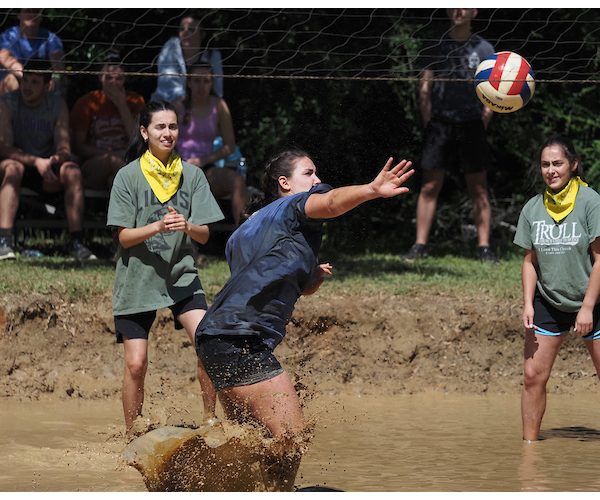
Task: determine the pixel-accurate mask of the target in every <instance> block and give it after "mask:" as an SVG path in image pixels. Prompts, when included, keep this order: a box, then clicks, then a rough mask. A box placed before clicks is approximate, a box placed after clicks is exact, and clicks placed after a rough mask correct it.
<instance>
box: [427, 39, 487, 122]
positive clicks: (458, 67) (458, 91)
mask: <svg viewBox="0 0 600 500" xmlns="http://www.w3.org/2000/svg"><path fill="white" fill-rule="evenodd" d="M492 55H494V47H493V46H492V44H490V43H489V42H488V41H486V40H485V39H484V38H482V37H480V36H479V35H476V34H472V35H471V36H470V37H469V38H468V39H467V40H465V41H464V42H457V41H456V40H453V39H452V38H451V37H450V36H449V35H448V34H447V33H446V34H445V35H444V36H443V37H442V38H441V40H439V41H438V42H435V43H433V44H431V45H429V46H428V47H427V48H425V50H423V52H422V53H421V54H420V55H419V59H418V61H417V64H418V65H419V67H421V68H422V69H428V70H431V71H433V73H434V78H440V79H442V80H441V81H436V82H433V87H432V91H431V117H432V118H441V119H442V120H445V121H450V122H454V123H460V122H466V121H471V120H477V119H481V112H482V110H483V104H482V103H481V101H480V100H479V98H478V97H477V93H476V92H475V82H474V81H447V80H473V78H474V77H475V71H476V70H477V67H478V66H479V64H480V63H481V61H483V60H484V59H487V58H488V57H490V56H492Z"/></svg>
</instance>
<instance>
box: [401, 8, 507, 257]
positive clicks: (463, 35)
mask: <svg viewBox="0 0 600 500" xmlns="http://www.w3.org/2000/svg"><path fill="white" fill-rule="evenodd" d="M446 13H447V15H448V17H449V18H450V22H451V26H450V30H449V31H447V32H446V33H445V34H444V35H443V36H442V38H441V40H440V41H438V42H435V43H434V44H433V45H431V46H429V47H427V48H426V49H425V50H424V51H423V54H422V55H421V57H420V60H419V64H420V66H421V68H422V71H421V75H420V89H419V102H420V106H421V115H422V117H423V123H424V126H425V131H424V140H423V155H422V159H421V168H422V172H421V173H422V185H421V192H420V194H419V199H418V202H417V237H416V241H415V244H414V245H413V246H412V247H411V248H410V250H409V251H408V253H406V254H404V255H403V256H402V258H403V259H404V260H406V261H409V262H412V261H413V260H415V259H420V258H425V257H427V252H426V244H427V241H428V239H429V232H430V230H431V225H432V222H433V217H434V215H435V209H436V206H437V199H438V196H439V194H440V191H441V189H442V185H443V183H444V174H445V172H444V171H445V169H447V168H448V169H450V168H453V169H455V170H457V169H458V168H459V167H462V171H463V172H464V174H465V180H466V184H467V190H468V191H469V194H470V195H471V199H472V202H473V216H474V218H475V225H476V226H477V235H478V240H479V256H480V258H481V260H482V261H484V262H491V263H494V264H497V263H498V260H497V259H496V257H495V256H494V254H493V253H492V252H491V250H490V247H489V237H490V225H491V218H492V210H491V206H490V202H489V197H488V190H487V174H486V168H487V165H488V163H489V154H488V148H487V141H486V136H485V129H486V128H487V126H488V124H489V121H490V119H491V117H492V111H491V110H490V109H488V108H487V107H484V106H483V104H482V103H481V102H480V101H479V99H478V98H477V95H476V93H475V90H474V88H473V83H472V82H469V81H452V80H465V79H467V80H468V79H472V78H473V77H474V75H475V70H476V69H477V66H479V63H480V62H481V61H483V60H484V59H486V58H487V57H489V56H491V55H493V53H494V47H493V46H492V45H491V44H490V43H489V42H487V41H486V40H484V39H483V38H482V37H480V36H479V35H477V34H473V33H471V21H472V20H473V19H474V18H475V17H476V16H477V9H446ZM434 78H436V79H441V80H440V81H433V79H434ZM447 80H450V81H447Z"/></svg>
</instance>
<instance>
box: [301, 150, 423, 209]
mask: <svg viewBox="0 0 600 500" xmlns="http://www.w3.org/2000/svg"><path fill="white" fill-rule="evenodd" d="M392 161H393V158H390V159H389V160H388V161H387V163H386V164H385V166H384V167H383V169H382V170H381V172H379V174H378V175H377V177H376V178H375V179H374V180H373V181H372V182H370V183H368V184H360V185H355V186H345V187H341V188H336V189H332V190H331V191H329V192H327V193H323V194H320V193H315V194H312V195H310V196H309V197H308V200H306V205H305V211H306V215H308V216H309V217H310V218H311V219H333V218H334V217H338V216H340V215H342V214H345V213H346V212H348V211H350V210H352V209H353V208H355V207H357V206H358V205H360V204H361V203H364V202H365V201H369V200H374V199H376V198H391V197H393V196H397V195H399V194H402V193H407V192H408V188H407V187H404V186H402V184H404V183H405V182H406V181H407V179H408V178H409V177H410V176H411V175H413V174H414V173H415V171H414V170H412V169H411V166H412V162H410V161H407V160H402V161H401V162H400V163H398V164H397V165H396V166H394V167H393V168H390V167H391V165H392Z"/></svg>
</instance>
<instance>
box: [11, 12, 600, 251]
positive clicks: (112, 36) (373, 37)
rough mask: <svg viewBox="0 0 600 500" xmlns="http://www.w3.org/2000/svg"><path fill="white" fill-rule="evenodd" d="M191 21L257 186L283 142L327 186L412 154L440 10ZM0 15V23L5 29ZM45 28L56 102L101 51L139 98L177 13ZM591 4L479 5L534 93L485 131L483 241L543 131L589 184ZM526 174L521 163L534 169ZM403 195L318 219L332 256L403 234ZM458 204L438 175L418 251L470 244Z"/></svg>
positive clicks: (454, 181)
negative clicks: (489, 207)
mask: <svg viewBox="0 0 600 500" xmlns="http://www.w3.org/2000/svg"><path fill="white" fill-rule="evenodd" d="M187 11H188V13H194V14H197V15H198V16H199V17H200V18H202V20H203V25H204V26H205V28H206V30H207V32H208V33H209V36H210V39H211V40H210V45H211V46H213V47H218V48H219V49H220V50H221V52H222V54H223V58H224V66H225V70H224V71H225V73H226V75H228V76H230V78H227V79H226V80H225V97H226V99H227V102H228V104H229V106H230V108H231V109H232V113H233V117H234V125H235V129H236V135H237V141H238V144H239V145H240V148H241V150H242V151H243V153H244V155H245V156H246V157H247V158H248V161H249V166H250V168H249V179H250V182H251V183H252V184H254V185H258V184H259V172H260V170H261V165H262V163H263V162H264V161H265V160H266V159H267V157H268V156H269V155H270V154H271V153H274V152H275V151H278V150H280V149H283V148H285V147H288V146H290V145H294V146H298V147H301V148H303V149H306V150H307V151H309V152H310V153H312V154H313V155H314V157H315V160H316V163H317V166H318V169H319V174H320V175H321V178H322V179H323V180H324V181H325V182H328V183H330V184H332V185H333V186H339V185H343V184H348V183H354V182H363V181H368V180H370V179H371V178H372V176H373V175H374V174H375V172H376V171H377V170H378V169H379V168H380V166H381V165H382V164H383V163H384V162H385V160H386V159H387V158H388V157H389V156H390V155H393V156H394V157H396V158H398V159H399V158H401V157H407V158H411V159H413V160H414V161H415V163H417V164H418V161H419V157H420V136H421V128H422V126H421V118H420V114H419V110H418V103H417V77H418V68H417V67H416V64H415V62H416V57H417V56H418V53H419V51H420V50H421V48H422V47H423V45H424V44H425V43H427V41H428V40H431V39H435V38H437V37H438V36H439V35H440V34H441V33H442V32H443V31H444V30H445V29H447V19H446V17H445V13H444V10H443V9H345V10H344V9H187ZM14 13H16V11H14V10H12V11H8V10H6V11H5V12H1V11H0V14H3V15H4V18H3V19H4V23H3V24H4V25H6V26H8V25H11V24H15V23H16V20H15V19H14V16H13V15H12V14H14ZM45 13H46V16H47V18H46V20H45V21H44V23H45V25H46V26H47V27H49V28H50V29H51V30H53V31H55V32H57V33H58V34H59V36H61V38H62V39H63V42H64V44H65V50H66V52H67V64H68V66H69V68H70V71H71V73H72V74H71V75H69V81H70V83H71V85H70V88H69V94H68V101H69V104H70V105H72V104H73V103H74V101H75V100H76V99H77V98H78V97H79V96H80V95H82V94H83V93H85V92H87V91H89V90H91V89H93V88H97V75H95V74H94V71H97V70H98V68H97V66H95V65H94V63H95V62H97V61H98V60H100V59H101V57H102V54H103V53H104V52H105V51H106V50H107V49H108V48H110V47H111V46H112V45H115V46H117V47H119V48H120V49H121V52H122V54H124V55H125V62H126V63H128V64H129V65H130V69H131V70H132V72H133V74H132V76H131V77H130V80H129V87H130V88H132V89H135V90H137V91H138V92H140V93H142V95H144V97H146V98H148V97H149V96H150V94H151V92H152V91H153V90H154V86H155V80H156V79H155V77H154V76H149V75H145V74H144V73H155V72H156V71H157V68H156V66H155V65H154V64H153V61H154V60H155V58H156V56H157V55H158V52H159V50H160V47H161V46H162V44H163V43H164V42H165V41H166V40H167V39H168V38H169V37H170V36H174V35H175V34H176V27H177V24H178V20H179V18H180V16H181V14H182V13H183V10H181V9H46V10H45ZM599 23H600V11H599V10H598V9H481V10H480V11H479V16H478V18H477V19H476V21H475V22H474V29H475V31H477V32H479V33H480V34H481V35H482V36H484V37H485V38H487V39H488V40H490V41H491V42H492V43H493V44H494V46H495V47H496V49H497V50H498V51H500V50H512V51H515V52H518V53H519V54H521V55H522V56H524V57H525V58H526V59H527V60H528V61H529V62H530V63H531V64H532V66H533V68H534V71H535V73H536V78H537V80H538V84H537V89H536V93H535V95H534V97H533V99H532V101H531V102H530V103H529V104H528V105H527V107H526V108H524V109H523V110H520V111H518V112H516V113H514V114H511V115H496V116H495V117H494V118H493V120H492V122H491V125H490V129H489V142H490V147H491V150H492V164H491V165H490V166H489V167H490V168H489V172H490V173H489V178H490V190H491V195H492V204H493V216H494V220H493V232H494V234H493V238H492V245H493V246H495V247H496V248H495V250H496V251H497V252H498V253H499V254H500V255H502V253H503V252H506V251H508V249H510V248H512V244H511V241H512V232H511V229H510V228H511V225H515V224H516V220H517V217H518V213H519V211H520V209H521V207H522V205H523V203H524V201H525V200H526V199H528V198H529V197H531V196H532V195H533V193H534V192H535V191H536V189H537V188H538V187H539V186H536V181H537V177H539V176H536V175H531V171H532V168H531V167H532V165H533V163H534V161H535V160H536V157H537V156H538V151H537V149H538V147H539V145H540V144H541V143H542V141H543V140H544V139H545V138H547V137H548V136H549V135H552V134H555V133H565V134H567V135H569V136H571V137H572V138H573V139H574V141H575V143H576V145H577V147H578V148H579V149H580V151H581V152H582V154H583V162H584V166H585V167H586V170H587V172H588V180H589V181H590V183H591V185H592V186H594V187H596V188H598V187H600V159H599V156H598V154H597V153H598V152H599V151H600V139H599V138H598V127H599V122H600V120H599V117H598V115H599V106H598V93H597V71H598V55H597V52H598V43H599V39H600V31H599V29H600V28H599V27H600V24H599ZM535 173H536V172H535V171H534V174H535ZM411 187H412V189H413V195H409V196H405V197H401V198H400V199H397V200H396V199H395V200H385V201H374V202H372V203H369V204H366V205H363V206H361V207H360V208H359V209H358V210H356V211H354V212H352V213H350V214H347V215H346V216H344V217H343V218H341V220H339V221H337V222H336V223H335V224H332V225H328V226H327V236H326V245H327V246H328V247H329V248H331V249H343V250H344V252H350V253H351V252H363V251H388V252H401V251H403V250H405V249H406V248H408V246H409V245H410V243H411V242H412V240H413V239H414V224H413V222H412V219H413V218H414V215H415V203H416V193H417V192H418V189H419V176H418V175H417V176H415V177H414V178H413V179H412V180H411ZM471 224H472V219H471V213H470V203H469V200H468V197H467V194H466V190H465V188H464V185H463V181H462V179H461V178H452V177H448V178H447V185H446V186H445V189H444V190H443V193H442V195H441V197H440V200H439V209H438V217H437V218H436V222H435V226H434V229H433V233H432V240H431V244H432V246H433V248H432V251H433V253H435V252H440V253H442V252H451V253H454V252H456V253H463V254H464V253H465V252H467V253H468V252H471V251H473V252H474V250H475V232H474V230H473V228H472V226H471Z"/></svg>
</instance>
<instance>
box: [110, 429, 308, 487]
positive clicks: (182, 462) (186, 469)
mask: <svg viewBox="0 0 600 500" xmlns="http://www.w3.org/2000/svg"><path fill="white" fill-rule="evenodd" d="M307 439H308V438H307V435H305V436H304V437H298V438H289V437H287V438H286V437H284V438H280V439H269V438H265V437H264V436H263V435H262V434H261V433H260V431H259V429H257V428H255V427H253V426H251V425H243V426H242V425H234V424H230V423H228V422H221V421H218V422H217V423H215V424H214V425H203V426H201V427H199V428H197V429H187V428H181V427H173V426H163V427H158V428H157V429H154V430H151V431H150V432H148V433H146V434H144V435H142V436H140V437H138V438H137V439H135V440H133V441H132V442H131V443H130V444H129V445H128V446H127V447H126V448H125V450H124V451H123V454H122V458H123V460H125V461H126V462H127V463H128V464H129V465H131V466H133V467H135V468H136V469H137V470H138V471H139V472H140V473H141V474H142V476H143V479H144V483H145V484H146V488H147V489H148V491H152V492H174V491H187V492H200V491H204V492H206V491H210V492H288V491H293V490H294V481H295V479H296V474H297V473H298V468H299V467H300V460H301V458H302V455H303V453H304V452H305V451H306V449H307V446H306V444H307Z"/></svg>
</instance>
